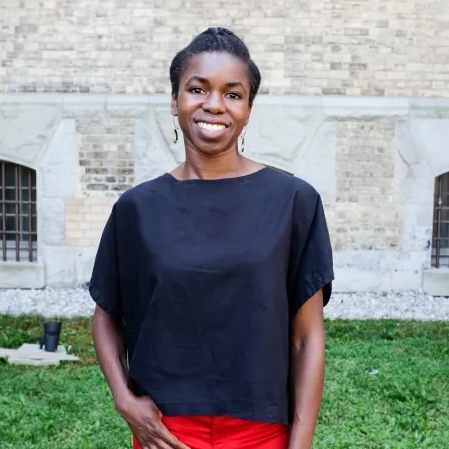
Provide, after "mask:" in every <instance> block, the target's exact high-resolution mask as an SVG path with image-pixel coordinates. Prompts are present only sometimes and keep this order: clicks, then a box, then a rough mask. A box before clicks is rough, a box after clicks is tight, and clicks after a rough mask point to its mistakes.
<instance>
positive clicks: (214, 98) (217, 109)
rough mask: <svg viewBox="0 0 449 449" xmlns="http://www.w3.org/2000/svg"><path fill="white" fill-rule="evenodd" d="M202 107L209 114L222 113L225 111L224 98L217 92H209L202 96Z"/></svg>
mask: <svg viewBox="0 0 449 449" xmlns="http://www.w3.org/2000/svg"><path fill="white" fill-rule="evenodd" d="M202 107H203V110H204V111H206V112H209V113H210V114H222V113H224V112H225V111H226V107H225V103H224V98H223V97H222V95H221V94H220V93H219V92H210V93H209V94H208V95H207V96H206V97H205V98H204V101H203V105H202Z"/></svg>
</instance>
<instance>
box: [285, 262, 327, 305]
mask: <svg viewBox="0 0 449 449" xmlns="http://www.w3.org/2000/svg"><path fill="white" fill-rule="evenodd" d="M333 280H334V271H333V269H332V268H329V269H328V270H327V271H325V272H324V273H321V274H320V275H319V276H316V277H314V278H313V279H311V280H310V281H309V282H307V283H306V282H305V283H304V287H303V288H302V290H301V291H300V292H299V294H298V295H297V296H296V297H295V298H294V300H293V307H292V313H293V314H296V312H297V311H298V310H299V309H300V308H301V307H302V306H303V305H304V304H305V303H306V302H307V301H308V300H309V299H310V298H311V297H312V296H313V295H314V294H315V293H316V292H317V291H318V290H320V289H323V307H325V306H326V305H327V303H328V302H329V300H330V297H331V294H332V281H333Z"/></svg>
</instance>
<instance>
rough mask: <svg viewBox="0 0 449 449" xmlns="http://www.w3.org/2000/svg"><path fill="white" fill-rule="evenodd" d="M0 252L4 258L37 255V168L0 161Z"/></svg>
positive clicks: (28, 257) (23, 257)
mask: <svg viewBox="0 0 449 449" xmlns="http://www.w3.org/2000/svg"><path fill="white" fill-rule="evenodd" d="M0 252H1V258H2V260H3V261H4V262H6V261H8V260H16V261H17V262H20V261H23V260H28V261H30V262H33V261H35V260H36V259H37V256H36V253H37V227H36V172H35V171H34V170H31V169H30V168H27V167H22V166H21V165H17V164H12V163H10V162H4V161H0Z"/></svg>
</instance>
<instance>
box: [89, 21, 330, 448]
mask: <svg viewBox="0 0 449 449" xmlns="http://www.w3.org/2000/svg"><path fill="white" fill-rule="evenodd" d="M170 79H171V84H172V99H171V110H172V114H173V116H175V117H177V118H178V121H179V126H180V127H181V129H182V131H183V139H184V147H185V155H186V157H185V162H184V163H183V164H181V165H180V166H179V167H176V168H174V170H173V171H172V172H171V173H166V174H165V175H162V176H160V177H159V178H156V179H154V180H151V181H148V182H146V183H143V184H141V185H140V186H137V187H135V188H133V189H130V190H128V191H127V192H125V193H124V194H123V195H122V196H121V197H120V199H119V200H118V201H117V203H116V204H115V206H114V208H113V210H112V213H111V216H110V218H109V220H108V222H107V224H106V227H105V229H104V232H103V236H102V239H101V242H100V246H99V249H98V253H97V258H96V261H95V266H94V271H93V274H92V279H91V283H90V293H91V295H92V297H93V299H94V300H95V301H96V303H97V307H96V309H95V314H94V322H93V334H94V343H95V348H96V351H97V355H98V359H99V362H100V365H101V368H102V370H103V373H104V375H105V377H106V380H107V382H108V384H109V387H110V388H111V391H112V394H113V397H114V402H115V405H116V408H117V410H118V412H119V413H120V414H121V415H122V416H123V418H124V419H125V420H126V422H127V423H128V424H129V426H130V428H131V430H132V432H133V435H134V447H135V448H136V449H137V448H143V449H153V448H163V449H167V448H172V449H173V448H175V449H186V448H188V447H191V448H195V449H212V448H220V449H234V448H239V449H256V448H257V449H287V448H289V449H309V448H310V446H311V442H312V437H313V433H314V429H315V424H316V420H317V416H318V411H319V408H320V403H321V396H322V389H323V371H324V331H323V305H325V304H326V303H327V301H328V300H329V298H330V293H331V282H332V280H333V269H332V251H331V247H330V241H329V234H328V230H327V226H326V220H325V217H324V211H323V207H322V203H321V199H320V196H319V194H318V193H317V192H316V190H315V189H314V188H313V187H312V186H310V185H309V184H307V183H306V182H305V181H303V180H301V179H298V178H295V177H294V176H289V175H287V174H285V173H281V172H279V171H277V170H273V169H271V168H269V167H265V166H263V165H261V164H259V163H257V162H255V161H252V160H250V159H248V158H245V157H243V155H242V154H241V152H240V151H239V149H238V139H239V136H244V129H245V126H246V125H247V124H248V121H249V118H250V114H251V109H252V106H253V101H254V98H255V96H256V94H257V91H258V88H259V85H260V80H261V77H260V73H259V70H258V69H257V66H256V65H255V63H254V62H253V61H252V60H251V57H250V54H249V51H248V49H247V48H246V46H245V44H244V43H243V42H242V41H241V40H240V39H239V38H238V37H237V36H236V35H235V34H234V33H232V32H231V31H229V30H226V29H223V28H209V29H208V30H206V31H205V32H203V33H201V34H200V35H199V36H197V37H196V38H195V39H194V40H193V41H192V42H191V43H190V44H189V45H188V46H187V47H186V48H185V49H183V50H181V51H180V52H179V53H178V54H177V55H176V56H175V58H174V59H173V62H172V64H171V67H170ZM175 129H176V128H175ZM242 140H243V139H242Z"/></svg>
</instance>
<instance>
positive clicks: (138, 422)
mask: <svg viewBox="0 0 449 449" xmlns="http://www.w3.org/2000/svg"><path fill="white" fill-rule="evenodd" d="M92 333H93V340H94V346H95V351H96V353H97V357H98V362H99V364H100V367H101V370H102V371H103V374H104V377H105V378H106V382H107V383H108V385H109V388H110V390H111V393H112V396H113V398H114V403H115V408H116V409H117V411H118V412H119V414H120V415H121V416H122V417H123V419H124V420H125V421H126V422H127V423H128V425H129V427H130V428H131V431H132V433H133V434H134V435H135V436H136V437H137V439H138V441H139V443H140V445H141V446H142V448H143V449H146V448H149V447H157V448H170V449H172V448H174V449H189V448H188V447H187V446H186V445H185V444H183V443H181V442H180V441H178V440H177V439H176V438H175V437H174V436H173V435H172V434H171V433H170V432H169V431H168V429H167V428H166V427H165V426H164V425H163V424H162V422H161V420H160V417H161V414H160V412H159V410H158V408H157V407H156V405H155V403H154V402H153V401H152V400H151V398H150V397H148V396H143V397H136V396H135V395H134V394H133V392H132V391H131V390H130V388H129V379H128V367H127V363H126V347H125V340H124V337H123V328H122V326H121V324H120V323H118V322H116V321H114V320H113V319H112V317H111V316H109V315H108V314H107V313H106V312H105V311H104V310H103V309H101V307H98V306H97V307H96V308H95V312H94V317H93V323H92Z"/></svg>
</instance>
